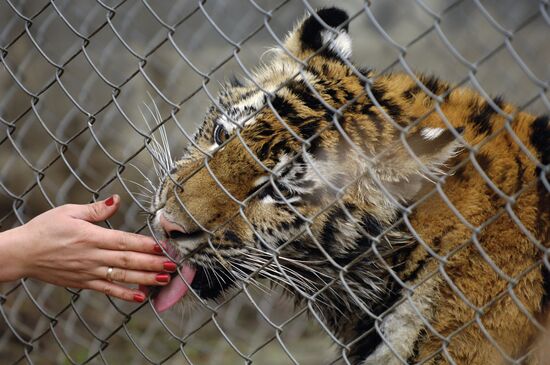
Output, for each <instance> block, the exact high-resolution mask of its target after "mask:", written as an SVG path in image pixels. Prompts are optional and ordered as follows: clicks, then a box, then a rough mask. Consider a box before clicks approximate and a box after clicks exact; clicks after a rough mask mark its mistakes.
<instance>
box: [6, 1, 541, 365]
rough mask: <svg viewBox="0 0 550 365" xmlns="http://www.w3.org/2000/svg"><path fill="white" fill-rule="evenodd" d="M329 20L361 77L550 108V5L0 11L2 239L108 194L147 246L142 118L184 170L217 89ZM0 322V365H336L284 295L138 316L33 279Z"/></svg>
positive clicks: (319, 334)
mask: <svg viewBox="0 0 550 365" xmlns="http://www.w3.org/2000/svg"><path fill="white" fill-rule="evenodd" d="M331 5H332V6H334V5H337V6H339V7H342V8H344V9H346V10H347V11H348V13H349V14H350V15H351V16H352V17H353V20H352V22H351V24H350V33H351V35H352V39H353V52H354V54H353V60H354V61H355V63H357V64H359V65H365V66H369V67H372V68H375V69H378V70H380V71H384V72H389V71H402V70H403V69H404V66H405V65H406V67H409V68H410V69H413V70H416V71H421V72H426V73H431V74H435V75H438V76H439V77H441V78H443V79H446V80H448V81H452V82H463V81H464V80H466V82H465V83H466V85H469V86H470V87H475V88H477V89H481V90H483V92H486V93H487V94H489V95H503V96H504V97H505V98H506V99H507V100H508V101H510V102H512V103H514V104H516V105H519V106H521V107H524V108H525V109H526V110H528V111H531V112H534V113H544V112H546V113H548V111H549V110H550V103H549V101H548V95H547V94H548V93H547V91H545V90H544V89H543V87H544V85H545V83H546V84H547V83H548V80H550V15H549V12H550V9H549V7H550V6H549V5H548V2H547V1H545V0H540V1H539V0H522V1H516V0H487V1H482V0H477V1H472V0H458V1H451V0H417V1H413V0H372V5H371V7H370V14H369V13H368V12H366V6H367V4H366V3H365V2H364V1H360V0H339V1H335V0H333V1H321V0H318V1H305V0H304V1H302V0H232V1H225V0H202V1H192V0H180V1H159V0H155V1H145V0H143V1H107V0H103V1H91V0H80V1H78V2H77V1H70V0H64V1H59V0H58V1H51V2H49V1H40V0H32V1H30V0H29V1H22V0H19V1H15V0H12V1H9V0H8V1H3V0H2V1H0V56H1V57H0V230H5V229H9V228H11V227H14V226H17V225H19V224H21V223H24V222H26V221H28V220H29V219H31V218H32V217H34V216H35V215H37V214H39V213H41V212H43V211H45V210H47V209H49V208H51V207H53V206H58V205H61V204H64V203H68V202H71V203H87V202H90V201H92V200H94V199H101V198H105V197H107V196H109V195H111V194H113V193H118V194H120V195H121V196H122V200H123V204H122V208H121V210H120V212H119V213H118V214H117V216H116V217H114V218H113V219H112V220H110V224H111V226H113V227H115V228H117V229H122V230H128V231H135V232H141V233H144V234H149V232H148V228H147V226H146V224H145V219H146V215H145V214H144V212H145V210H144V209H143V207H146V206H147V202H146V201H147V197H146V196H145V197H144V196H143V195H142V194H143V193H145V195H147V192H146V191H143V189H141V188H140V186H139V185H137V184H135V183H134V182H137V183H138V184H143V183H144V180H145V179H144V177H143V176H142V175H141V173H143V174H145V175H146V176H148V177H149V178H151V179H154V171H153V168H152V162H151V156H150V153H149V150H148V149H147V147H146V140H147V135H149V134H150V131H149V128H148V125H147V123H146V122H145V120H144V118H143V116H142V114H141V111H144V112H145V114H146V116H147V113H148V112H147V107H150V108H152V107H153V104H156V105H157V106H158V108H159V110H160V114H161V116H162V119H163V120H166V121H165V124H164V125H165V127H166V128H167V130H168V136H169V139H170V145H171V151H172V154H173V155H174V156H178V155H179V154H180V153H181V150H182V148H183V147H184V146H185V145H186V144H187V143H188V138H189V136H190V135H191V134H192V133H193V131H194V130H195V128H196V127H197V126H198V125H199V124H200V123H201V121H202V116H203V113H204V112H205V110H206V108H207V107H208V106H209V104H210V100H211V98H212V97H215V95H216V93H217V92H218V90H219V87H220V82H223V81H224V80H228V79H229V78H230V77H231V76H232V75H237V76H240V77H243V76H244V75H245V74H246V73H247V71H246V70H251V69H253V68H254V67H255V65H258V63H259V62H260V58H261V56H262V54H263V53H264V52H265V51H266V50H267V49H269V48H270V47H272V46H273V45H275V44H276V40H275V38H274V37H278V38H279V39H281V38H282V37H284V35H285V33H286V32H287V31H288V30H289V29H290V28H291V27H292V25H293V24H294V23H295V21H296V20H297V19H299V18H301V17H302V16H303V14H304V13H305V11H306V10H307V9H308V8H313V9H315V8H319V7H323V6H331ZM400 56H401V59H400ZM149 123H151V120H149ZM139 171H141V173H140V172H139ZM0 314H1V318H0V359H1V361H0V362H1V363H2V364H12V363H14V364H27V363H28V364H31V363H32V364H71V363H89V364H147V363H162V364H241V363H250V362H252V363H256V364H273V365H278V364H293V363H300V364H332V363H340V359H339V353H340V352H341V349H340V348H339V347H338V346H337V345H335V344H334V342H333V341H332V339H331V336H330V335H329V334H327V333H326V332H325V331H324V329H323V327H322V325H320V324H319V323H318V322H317V321H316V320H315V318H314V317H312V316H309V315H308V310H307V308H293V307H292V306H291V305H290V304H289V302H288V299H285V298H284V296H281V293H279V291H277V290H273V292H272V293H269V294H265V293H261V292H257V291H256V290H254V288H252V287H245V288H244V290H242V291H240V292H239V293H237V294H236V295H235V296H234V297H231V298H228V299H227V300H226V301H225V302H224V303H223V304H220V305H218V306H210V307H199V308H195V309H194V310H193V311H192V312H190V311H185V310H184V309H183V308H177V309H175V310H173V311H170V312H168V313H165V314H162V315H161V316H160V317H159V316H157V315H155V314H154V312H153V311H152V309H151V307H150V304H149V303H145V304H143V305H141V306H137V305H132V304H126V303H122V302H120V301H116V300H109V299H107V298H106V297H105V296H103V295H100V294H94V293H91V292H88V291H82V292H80V293H78V292H74V291H69V290H66V289H62V288H56V287H53V286H50V285H45V284H42V283H39V282H35V281H32V280H26V281H24V282H14V283H5V284H0Z"/></svg>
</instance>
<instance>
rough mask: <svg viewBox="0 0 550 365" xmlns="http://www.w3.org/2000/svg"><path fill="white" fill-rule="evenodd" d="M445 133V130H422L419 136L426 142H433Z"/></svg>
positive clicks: (427, 128)
mask: <svg viewBox="0 0 550 365" xmlns="http://www.w3.org/2000/svg"><path fill="white" fill-rule="evenodd" d="M443 132H445V128H429V127H426V128H422V130H421V131H420V135H421V136H422V137H424V138H425V139H427V140H430V141H431V140H433V139H436V138H437V137H439V136H440V135H441V133H443Z"/></svg>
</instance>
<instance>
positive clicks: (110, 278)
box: [107, 266, 113, 282]
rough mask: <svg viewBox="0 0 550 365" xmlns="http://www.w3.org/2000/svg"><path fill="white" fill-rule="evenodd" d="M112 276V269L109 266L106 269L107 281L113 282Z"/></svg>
mask: <svg viewBox="0 0 550 365" xmlns="http://www.w3.org/2000/svg"><path fill="white" fill-rule="evenodd" d="M112 275H113V267H112V266H109V268H108V269H107V280H108V281H110V282H113V277H112Z"/></svg>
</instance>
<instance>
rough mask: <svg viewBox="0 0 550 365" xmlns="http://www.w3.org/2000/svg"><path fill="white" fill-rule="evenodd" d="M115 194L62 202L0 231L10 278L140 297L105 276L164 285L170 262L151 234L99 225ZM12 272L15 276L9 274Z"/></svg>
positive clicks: (111, 207) (115, 203)
mask: <svg viewBox="0 0 550 365" xmlns="http://www.w3.org/2000/svg"><path fill="white" fill-rule="evenodd" d="M119 203H120V197H118V196H117V195H114V196H113V197H111V198H109V199H107V200H104V201H100V202H97V203H93V204H87V205H75V204H68V205H63V206H60V207H58V208H55V209H52V210H49V211H47V212H45V213H43V214H41V215H39V216H37V217H35V218H34V219H32V220H31V221H29V222H28V223H26V224H24V225H23V226H20V227H17V228H14V229H12V230H10V231H6V232H2V235H0V245H1V246H0V247H2V251H4V252H6V250H7V252H8V255H7V257H10V254H9V253H10V252H11V258H12V262H10V263H8V265H11V266H12V267H14V268H15V269H14V270H11V273H12V277H11V278H10V279H11V280H13V279H17V278H21V277H32V278H35V279H38V280H42V281H45V282H48V283H51V284H55V285H59V286H65V287H71V288H84V289H93V290H96V291H99V292H102V293H105V294H107V295H111V296H114V297H117V298H120V299H124V300H128V301H137V302H142V301H144V300H145V294H144V293H143V292H141V291H138V290H135V289H130V288H127V287H125V286H122V285H119V284H116V283H113V282H111V281H109V280H107V279H108V278H107V270H108V268H109V267H112V268H113V270H112V274H111V278H112V280H114V281H117V282H122V283H132V284H140V285H147V286H149V285H166V284H167V283H168V282H169V281H170V275H169V274H166V273H165V272H166V271H168V272H170V271H175V270H176V264H174V263H173V262H171V261H169V260H168V259H167V258H166V257H164V256H159V254H160V253H162V249H161V248H160V247H159V246H158V245H157V244H156V243H155V241H154V239H153V238H151V237H146V236H142V235H138V234H132V233H128V232H121V231H117V230H112V229H107V228H103V227H99V226H97V225H95V224H92V223H93V222H100V221H104V220H105V219H108V218H109V217H111V216H112V215H113V214H114V213H115V212H116V211H117V209H118V207H119ZM13 276H15V277H13Z"/></svg>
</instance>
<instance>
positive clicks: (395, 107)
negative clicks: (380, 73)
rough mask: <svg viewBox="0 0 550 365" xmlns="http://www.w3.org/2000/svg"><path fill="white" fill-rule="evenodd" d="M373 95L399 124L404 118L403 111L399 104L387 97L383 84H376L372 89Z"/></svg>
mask: <svg viewBox="0 0 550 365" xmlns="http://www.w3.org/2000/svg"><path fill="white" fill-rule="evenodd" d="M371 91H372V95H373V96H374V99H376V101H377V102H378V104H380V106H381V107H383V108H384V109H385V110H386V112H387V113H388V115H389V116H390V117H391V118H392V119H393V120H394V121H395V122H399V121H400V120H401V119H402V118H401V117H402V116H403V109H402V108H401V107H400V106H399V104H398V103H397V102H396V101H395V100H392V99H391V98H390V97H387V95H386V94H387V90H386V87H385V86H384V85H382V84H381V83H374V84H373V85H372V87H371Z"/></svg>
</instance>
